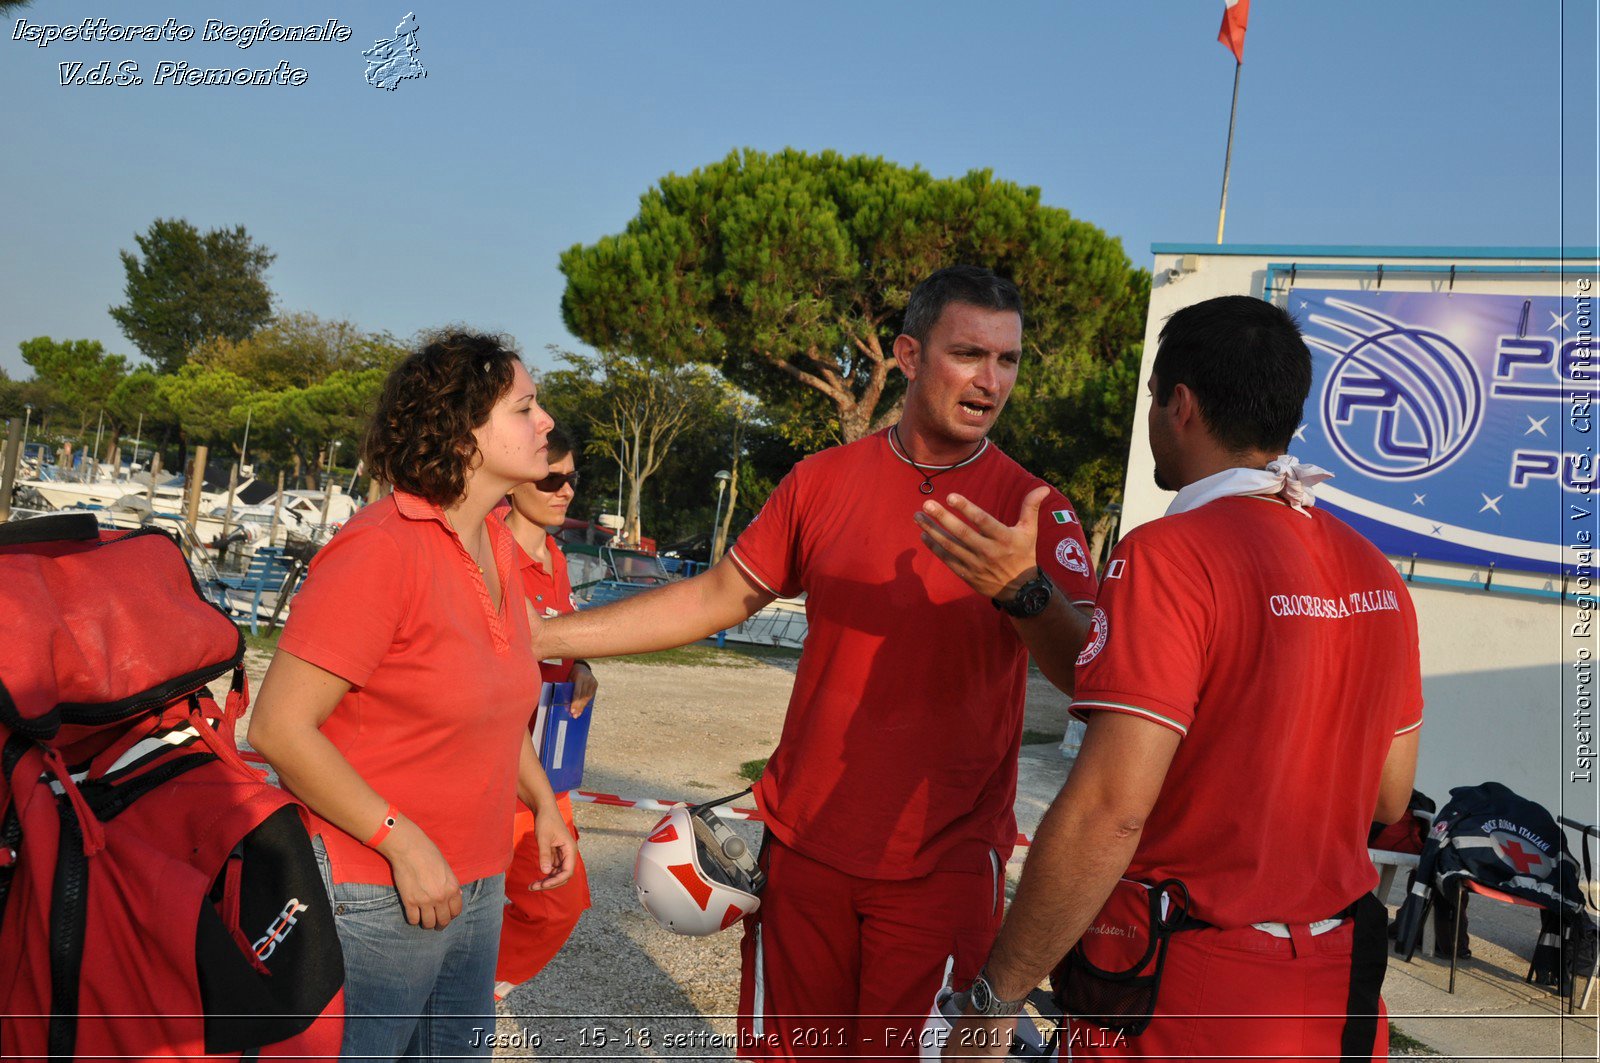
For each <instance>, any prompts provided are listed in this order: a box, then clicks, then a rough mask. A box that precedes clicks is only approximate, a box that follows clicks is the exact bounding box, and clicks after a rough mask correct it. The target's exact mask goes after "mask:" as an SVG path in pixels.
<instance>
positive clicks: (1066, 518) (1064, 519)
mask: <svg viewBox="0 0 1600 1063" xmlns="http://www.w3.org/2000/svg"><path fill="white" fill-rule="evenodd" d="M1050 516H1052V517H1054V518H1055V522H1056V523H1057V524H1076V523H1078V517H1077V514H1075V513H1073V512H1072V510H1070V509H1058V510H1056V511H1054V512H1053V513H1051V514H1050Z"/></svg>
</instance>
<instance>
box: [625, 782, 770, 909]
mask: <svg viewBox="0 0 1600 1063" xmlns="http://www.w3.org/2000/svg"><path fill="white" fill-rule="evenodd" d="M749 792H750V791H749V790H741V791H740V792H739V793H736V794H730V795H729V796H727V797H721V798H718V799H717V800H715V801H707V802H705V803H704V804H700V805H679V806H678V807H676V808H674V809H672V811H670V812H668V813H667V815H666V817H665V818H664V819H662V820H661V822H659V823H657V824H656V825H655V827H654V828H652V829H651V831H650V835H649V837H647V838H646V839H645V840H644V844H642V845H640V846H639V856H638V858H637V859H635V860H634V862H633V889H634V892H635V893H637V894H638V895H639V903H640V904H642V905H644V909H645V911H647V912H649V913H650V914H651V915H653V916H655V920H656V922H658V923H660V924H661V925H662V926H663V927H665V928H666V929H668V930H670V931H672V932H673V933H675V934H689V935H692V936H695V937H701V936H704V935H706V934H715V933H716V932H717V931H718V930H725V929H727V928H728V927H730V926H732V925H733V924H734V923H737V922H738V921H739V920H741V919H743V918H744V917H745V916H747V915H749V914H751V913H752V912H754V911H755V910H756V909H757V908H759V907H761V888H762V887H763V886H765V885H766V882H767V875H766V872H765V871H762V870H761V868H760V867H759V866H758V865H757V863H756V858H755V854H754V853H752V852H751V851H750V847H749V846H748V845H747V844H745V840H744V839H743V838H741V837H739V835H738V834H737V833H735V832H734V830H733V829H732V828H731V827H729V826H728V825H727V824H726V823H724V822H723V821H722V820H721V819H719V818H718V817H717V814H716V812H715V811H714V810H715V808H716V806H717V805H721V804H725V803H727V802H729V801H732V800H734V799H735V798H738V797H742V796H744V795H745V794H747V793H749Z"/></svg>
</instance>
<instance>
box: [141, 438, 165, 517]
mask: <svg viewBox="0 0 1600 1063" xmlns="http://www.w3.org/2000/svg"><path fill="white" fill-rule="evenodd" d="M159 479H161V451H159V450H158V451H156V452H155V453H154V454H152V455H150V490H148V491H146V492H145V493H144V497H146V498H148V499H149V500H150V512H152V513H154V512H155V510H156V481H157V480H159Z"/></svg>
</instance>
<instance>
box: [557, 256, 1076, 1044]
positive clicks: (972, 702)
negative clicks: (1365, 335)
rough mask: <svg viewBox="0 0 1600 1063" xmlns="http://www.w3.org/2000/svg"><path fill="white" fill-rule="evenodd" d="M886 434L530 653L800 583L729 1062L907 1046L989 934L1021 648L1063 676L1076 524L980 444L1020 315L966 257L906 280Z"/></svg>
mask: <svg viewBox="0 0 1600 1063" xmlns="http://www.w3.org/2000/svg"><path fill="white" fill-rule="evenodd" d="M894 353H895V361H896V363H897V364H898V366H899V367H900V369H901V371H902V372H903V373H904V374H905V376H906V380H907V387H906V397H905V411H904V414H903V415H902V417H901V420H900V422H899V424H897V425H895V426H893V427H891V428H888V429H885V430H883V431H880V432H876V433H874V434H872V435H870V436H868V437H866V438H864V439H861V440H859V441H857V442H855V443H851V444H848V445H846V446H841V447H835V448H833V449H831V450H827V451H823V452H822V453H820V454H816V455H813V456H812V457H809V458H807V459H806V460H804V461H802V462H800V463H799V464H798V465H796V466H795V468H794V469H793V471H791V472H790V473H789V475H788V476H787V477H785V479H784V480H783V482H782V483H780V484H779V485H778V487H777V489H776V490H775V491H774V492H773V494H772V497H771V498H769V499H768V500H767V503H766V505H765V507H764V508H763V509H762V510H761V512H760V514H759V515H758V516H757V518H756V519H755V520H754V521H753V522H752V523H751V524H750V526H749V528H747V529H746V531H745V532H744V534H743V535H741V536H740V538H739V540H738V542H737V543H736V544H735V545H734V546H733V547H732V548H731V549H730V550H729V552H728V556H727V557H725V558H724V559H723V560H722V561H721V562H720V563H718V564H717V565H716V566H714V567H713V568H712V569H711V570H710V571H709V572H707V573H705V574H703V575H701V576H697V577H696V578H694V579H691V580H685V581H683V582H681V583H674V584H671V585H669V586H667V587H664V588H662V589H660V590H656V591H651V592H648V593H645V594H641V595H639V596H638V597H636V598H633V599H630V600H628V601H626V602H622V603H619V604H616V605H612V606H607V607H605V608H600V609H593V610H587V611H584V612H580V613H577V614H575V615H573V616H571V617H562V618H560V619H557V620H551V621H549V622H547V623H546V624H545V625H544V628H543V632H542V634H541V635H540V650H539V652H540V653H541V654H543V655H546V656H563V657H567V656H579V657H599V656H613V655H617V654H625V653H641V652H645V651H648V650H656V649H661V648H664V647H668V646H678V645H682V644H684V643H687V642H692V641H694V640H696V639H700V638H704V637H705V636H707V635H709V634H712V633H714V632H717V631H721V630H724V629H726V628H731V627H734V626H735V625H737V624H738V623H740V622H741V621H743V620H744V619H746V618H747V617H749V616H750V615H751V614H753V613H755V612H756V611H757V610H759V609H761V608H763V607H764V606H766V605H767V604H768V603H770V602H771V601H773V599H775V598H777V597H779V596H784V597H790V596H796V595H799V594H801V593H802V592H804V593H805V594H806V596H807V599H806V615H807V620H808V634H807V637H806V644H805V650H804V652H803V653H802V655H801V658H800V664H799V669H798V672H797V675H796V677H795V686H794V693H793V696H792V697H791V700H790V703H789V711H788V715H787V717H786V718H785V721H784V727H783V733H782V737H781V738H780V739H779V742H778V747H777V749H776V750H775V751H774V753H773V755H772V758H771V760H770V761H769V762H768V765H767V769H766V772H765V774H764V775H763V776H762V778H761V781H760V782H759V783H758V784H757V786H756V799H757V801H758V803H759V805H760V807H761V810H762V812H763V814H764V818H765V820H766V823H767V842H766V845H765V847H764V851H763V854H762V863H763V865H764V866H765V867H766V869H767V872H768V876H769V877H768V884H767V887H766V889H765V891H764V893H763V895H762V903H761V908H760V910H759V911H758V912H757V913H756V914H755V915H753V916H752V917H750V918H749V919H748V920H746V926H745V939H744V944H743V983H742V988H741V994H740V1034H741V1050H740V1053H739V1054H740V1055H743V1056H750V1057H760V1058H783V1057H791V1056H803V1055H817V1054H825V1055H836V1054H840V1053H843V1054H847V1055H858V1056H910V1057H915V1056H916V1055H917V1052H918V1037H917V1034H918V1033H920V1030H921V1026H922V1022H923V1020H924V1018H925V1017H926V1015H927V1009H928V1001H929V1000H931V999H932V998H933V995H934V992H935V991H936V990H937V989H938V988H939V987H940V986H941V985H942V984H944V980H945V979H946V977H947V975H948V976H950V977H953V978H954V979H955V980H956V982H957V984H963V980H970V979H971V978H972V976H973V974H975V973H976V971H977V968H978V964H979V962H980V961H981V960H982V957H983V956H984V955H986V954H987V951H988V948H989V943H990V941H991V940H992V938H993V935H994V932H995V930H996V928H997V927H998V926H999V921H1000V917H1001V914H1002V906H1003V901H1004V887H1005V862H1006V859H1007V858H1008V857H1009V855H1010V852H1011V848H1012V845H1013V843H1014V841H1015V838H1016V822H1015V819H1014V817H1013V815H1012V803H1013V801H1014V799H1015V795H1016V781H1017V748H1018V744H1019V742H1020V740H1021V732H1022V712H1023V697H1024V693H1025V691H1026V686H1027V669H1028V656H1029V654H1030V653H1031V654H1032V656H1033V658H1034V660H1035V661H1036V662H1037V663H1038V665H1039V668H1040V669H1041V670H1042V671H1043V673H1044V674H1045V675H1046V676H1047V677H1048V678H1049V679H1050V680H1051V681H1052V682H1054V683H1056V684H1057V685H1058V686H1061V687H1063V688H1064V689H1068V690H1070V688H1071V683H1072V665H1073V659H1074V657H1075V656H1076V655H1077V653H1078V649H1079V647H1080V646H1081V645H1082V644H1083V640H1084V637H1085V635H1086V634H1087V632H1088V619H1087V617H1086V615H1085V613H1084V612H1083V611H1081V610H1080V607H1083V606H1088V605H1092V603H1093V599H1094V595H1095V580H1094V576H1093V574H1092V572H1091V570H1090V566H1089V556H1088V549H1087V546H1086V544H1085V541H1084V536H1083V530H1082V526H1081V524H1080V523H1079V521H1078V517H1077V514H1076V513H1075V512H1074V510H1073V508H1072V506H1071V505H1070V504H1069V503H1068V502H1067V500H1066V499H1065V498H1064V497H1062V496H1061V494H1060V493H1058V492H1057V491H1055V490H1054V489H1053V488H1051V487H1050V486H1049V485H1047V484H1045V483H1044V482H1043V481H1042V480H1040V479H1039V478H1038V477H1036V476H1033V475H1031V474H1029V473H1028V472H1026V471H1025V470H1023V469H1022V468H1021V467H1020V466H1019V465H1017V464H1016V463H1015V462H1013V461H1012V460H1011V459H1010V458H1008V457H1006V456H1005V455H1004V454H1002V453H1000V451H999V449H998V448H997V447H995V446H994V445H992V444H991V443H990V442H989V439H988V435H989V431H990V429H991V428H993V426H994V424H995V421H996V419H997V418H998V417H999V416H1000V412H1001V410H1002V409H1003V408H1004V406H1005V403H1006V399H1007V397H1008V396H1009V395H1010V393H1011V388H1012V385H1013V384H1014V383H1015V382H1016V378H1017V372H1018V368H1019V365H1020V363H1021V359H1022V303H1021V298H1020V296H1019V294H1018V292H1017V290H1016V288H1015V287H1014V286H1013V285H1012V284H1011V283H1010V282H1008V281H1006V280H1003V279H1002V278H1000V277H997V276H995V275H994V274H993V273H991V272H989V271H988V270H982V269H976V268H973V267H969V266H956V267H951V268H949V269H944V270H940V271H939V272H938V273H935V274H934V275H933V276H931V277H929V278H928V279H927V280H926V281H924V282H923V283H922V284H921V285H919V286H918V287H917V289H916V291H914V292H913V293H912V296H911V299H910V302H909V304H908V305H907V308H906V316H905V322H904V332H903V334H902V335H900V336H899V337H898V338H897V339H896V340H895V345H894Z"/></svg>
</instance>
